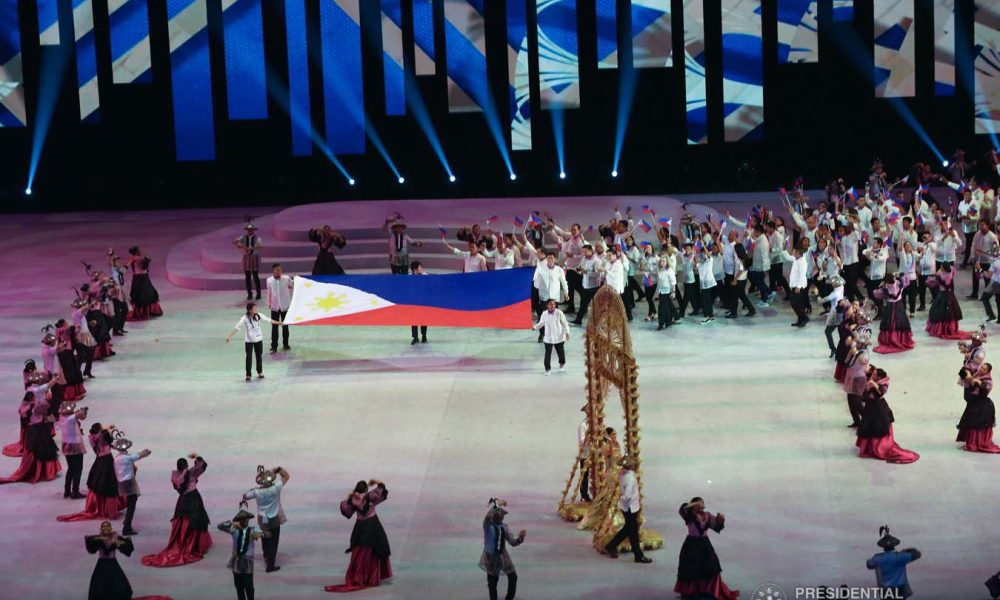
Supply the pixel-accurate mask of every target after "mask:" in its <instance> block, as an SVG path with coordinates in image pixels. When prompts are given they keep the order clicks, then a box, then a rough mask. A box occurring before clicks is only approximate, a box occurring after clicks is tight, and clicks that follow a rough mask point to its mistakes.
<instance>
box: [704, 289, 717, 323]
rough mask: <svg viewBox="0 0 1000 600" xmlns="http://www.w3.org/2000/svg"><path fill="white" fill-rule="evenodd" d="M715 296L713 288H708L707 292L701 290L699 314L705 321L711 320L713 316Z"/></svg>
mask: <svg viewBox="0 0 1000 600" xmlns="http://www.w3.org/2000/svg"><path fill="white" fill-rule="evenodd" d="M714 296H715V288H714V287H710V288H708V289H707V290H701V314H703V315H705V318H706V319H711V318H713V317H714V316H715V311H714V309H713V306H712V305H713V304H714Z"/></svg>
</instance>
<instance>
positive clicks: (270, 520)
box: [243, 467, 291, 573]
mask: <svg viewBox="0 0 1000 600" xmlns="http://www.w3.org/2000/svg"><path fill="white" fill-rule="evenodd" d="M290 477H291V476H290V475H289V474H288V471H286V470H284V469H282V468H281V467H275V468H274V469H273V470H270V471H268V470H266V469H264V467H257V484H258V485H259V486H260V487H256V488H254V489H252V490H250V491H248V492H247V493H245V494H243V499H244V500H247V501H249V500H257V523H259V524H260V528H261V529H262V530H264V531H266V532H268V533H270V534H271V536H270V537H264V541H263V542H261V545H262V546H263V551H264V563H265V564H266V565H267V568H266V569H265V570H266V572H268V573H271V572H273V571H277V570H279V569H281V567H279V566H276V565H275V564H274V563H275V560H276V559H277V556H278V542H279V541H280V538H281V525H282V524H283V523H284V522H285V511H283V510H281V490H283V489H284V487H285V484H287V483H288V480H289V479H290Z"/></svg>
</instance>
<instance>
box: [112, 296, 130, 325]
mask: <svg viewBox="0 0 1000 600" xmlns="http://www.w3.org/2000/svg"><path fill="white" fill-rule="evenodd" d="M111 303H112V304H114V305H115V316H114V317H113V318H112V319H111V329H112V330H113V331H114V332H115V333H121V332H122V331H123V330H124V329H125V319H127V318H128V304H125V303H124V302H122V301H121V300H114V299H112V300H111Z"/></svg>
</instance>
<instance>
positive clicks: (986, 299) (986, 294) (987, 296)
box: [982, 286, 1000, 319]
mask: <svg viewBox="0 0 1000 600" xmlns="http://www.w3.org/2000/svg"><path fill="white" fill-rule="evenodd" d="M989 290H990V286H986V289H985V290H983V298H982V300H983V308H985V309H986V316H987V317H989V318H990V319H995V318H996V317H997V315H996V314H994V312H993V307H992V306H991V305H990V300H993V299H994V298H996V301H995V302H996V305H997V312H998V313H1000V296H998V295H996V294H993V293H990V291H989Z"/></svg>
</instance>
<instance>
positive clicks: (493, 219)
mask: <svg viewBox="0 0 1000 600" xmlns="http://www.w3.org/2000/svg"><path fill="white" fill-rule="evenodd" d="M499 220H500V217H498V216H497V215H493V216H492V217H490V218H489V219H486V224H487V225H492V224H493V223H496V222H497V221H499Z"/></svg>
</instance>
